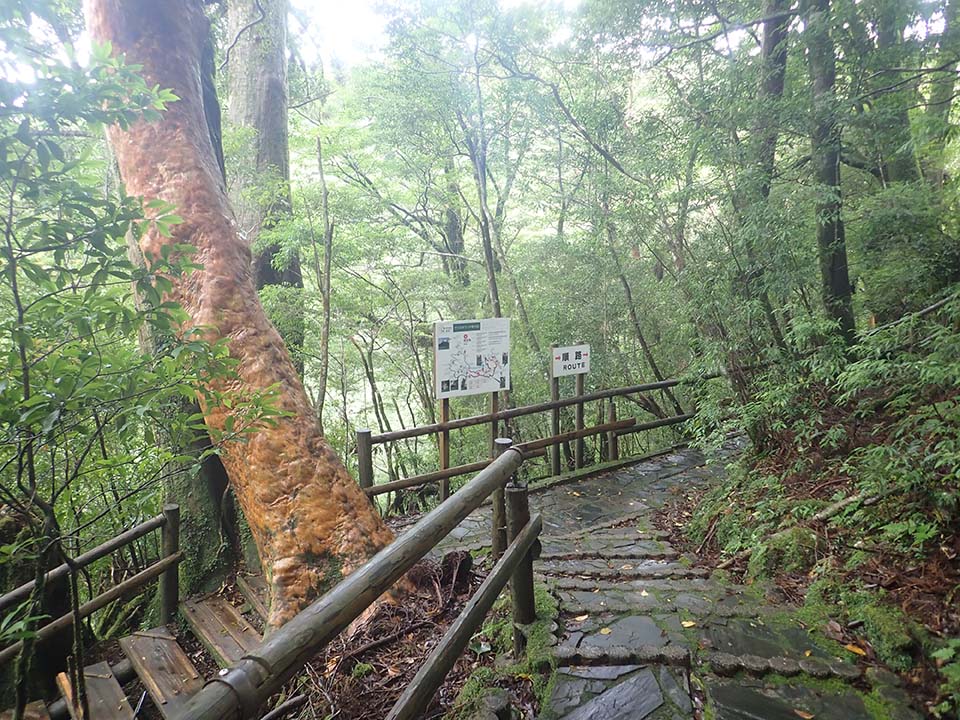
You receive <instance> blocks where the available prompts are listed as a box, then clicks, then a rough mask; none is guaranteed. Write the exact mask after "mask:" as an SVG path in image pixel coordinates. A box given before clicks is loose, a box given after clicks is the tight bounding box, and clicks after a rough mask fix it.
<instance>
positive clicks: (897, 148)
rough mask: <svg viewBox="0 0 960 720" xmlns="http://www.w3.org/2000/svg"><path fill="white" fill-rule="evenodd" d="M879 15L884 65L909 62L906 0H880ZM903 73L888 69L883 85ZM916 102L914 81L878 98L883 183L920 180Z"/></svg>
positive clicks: (876, 109)
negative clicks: (911, 110) (905, 44)
mask: <svg viewBox="0 0 960 720" xmlns="http://www.w3.org/2000/svg"><path fill="white" fill-rule="evenodd" d="M878 9H879V15H878V17H877V53H878V60H879V62H880V63H881V65H882V66H883V67H887V68H894V67H902V66H904V65H909V63H907V62H905V59H904V53H903V49H902V45H903V32H904V29H905V27H906V24H907V17H908V10H907V9H906V5H905V3H904V2H903V0H881V2H880V5H879V8H878ZM901 76H902V73H898V72H886V73H883V74H882V75H881V76H880V77H881V83H882V84H883V85H894V84H896V83H898V82H900V80H901ZM915 102H916V88H915V84H914V83H908V84H907V85H905V86H901V87H899V88H897V89H896V90H894V91H888V92H884V93H882V94H881V95H880V96H879V97H877V99H876V101H875V103H874V108H873V112H871V116H872V117H873V119H874V123H876V124H877V127H876V134H877V139H878V141H879V142H880V143H881V145H880V157H881V165H880V173H881V177H882V179H883V182H884V184H887V185H889V184H890V183H897V182H913V181H915V180H919V179H920V166H919V165H918V163H917V155H916V153H915V152H914V144H913V133H912V132H911V130H910V115H909V112H908V108H909V107H910V106H911V105H913V104H914V103H915Z"/></svg>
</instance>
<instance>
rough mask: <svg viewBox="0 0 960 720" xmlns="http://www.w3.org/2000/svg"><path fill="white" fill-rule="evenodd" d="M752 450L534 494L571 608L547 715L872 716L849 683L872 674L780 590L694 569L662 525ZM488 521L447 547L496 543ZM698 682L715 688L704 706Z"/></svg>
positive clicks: (898, 718)
mask: <svg viewBox="0 0 960 720" xmlns="http://www.w3.org/2000/svg"><path fill="white" fill-rule="evenodd" d="M741 449H742V443H738V442H736V441H735V442H732V443H730V444H729V445H728V446H727V447H726V448H724V450H723V451H722V452H721V453H720V455H719V456H718V457H717V458H715V459H713V460H712V461H711V462H709V463H708V462H707V461H706V459H705V458H704V456H703V455H702V454H701V453H699V452H696V451H693V450H682V451H677V452H672V453H669V454H667V455H661V456H658V457H655V458H651V459H649V460H646V461H643V462H640V463H637V464H636V465H633V466H630V467H624V468H620V469H618V470H615V471H611V472H607V473H605V474H602V475H597V476H593V477H584V478H578V479H573V480H569V481H568V480H566V479H565V480H563V481H562V482H557V483H554V484H552V485H550V486H548V487H545V488H544V489H542V490H539V491H537V490H535V491H534V492H532V493H531V498H530V503H531V510H532V511H534V512H540V513H541V514H542V517H543V521H544V530H543V533H542V536H541V542H542V546H543V548H542V558H541V560H539V561H538V562H537V563H536V564H535V567H534V569H535V572H536V573H537V575H538V577H539V578H540V579H541V580H544V581H546V583H547V584H548V585H549V586H550V587H551V589H552V591H553V592H554V594H555V596H556V597H557V598H558V599H559V600H560V618H559V628H560V629H559V634H560V637H559V638H558V646H557V653H558V659H559V660H561V662H560V664H561V665H563V666H564V667H561V668H560V669H559V670H558V671H557V676H556V678H555V679H554V682H553V686H552V693H551V696H550V698H549V699H548V701H547V702H546V703H545V707H544V708H543V709H542V713H541V717H542V718H544V719H545V720H550V719H554V720H561V719H563V720H586V719H587V718H589V719H591V720H627V719H628V718H629V719H630V720H644V719H645V718H649V719H650V720H678V719H684V720H688V719H690V718H693V717H694V716H695V712H696V713H699V714H698V715H697V716H698V717H703V714H704V712H706V713H707V714H708V716H710V717H714V718H717V720H797V718H800V717H807V716H813V717H815V718H817V720H860V719H861V718H869V717H871V716H870V714H869V713H868V711H867V706H866V705H865V703H864V701H863V695H862V692H861V690H858V689H857V687H855V686H854V685H852V684H851V685H844V684H842V683H855V682H860V681H861V680H862V678H861V672H860V670H861V669H860V668H859V667H858V666H856V665H854V664H851V663H844V662H842V661H841V659H838V657H837V655H836V653H838V652H840V653H842V651H840V650H839V648H838V647H832V645H831V644H830V643H829V642H828V641H826V640H823V639H820V640H815V639H814V638H813V637H812V636H811V635H810V633H808V632H807V631H806V630H805V629H803V628H802V627H800V625H799V623H796V624H793V621H790V622H785V618H787V617H789V608H785V607H784V606H783V605H782V597H778V593H777V592H775V591H774V590H773V588H772V586H771V587H770V588H763V587H750V588H748V587H744V586H742V585H738V584H736V583H734V582H731V581H730V580H729V579H728V578H726V577H725V576H723V575H721V574H717V575H713V574H711V571H710V569H708V568H704V567H695V566H693V563H692V562H691V560H692V558H685V557H683V556H682V555H680V554H679V553H677V552H676V549H675V548H674V547H672V545H671V543H670V542H669V536H668V534H667V533H664V532H662V531H660V530H658V529H656V528H655V527H654V526H653V517H654V513H655V512H656V510H657V508H660V507H662V506H663V505H664V504H665V503H667V502H669V501H670V500H671V499H672V498H674V497H675V496H676V494H677V493H678V492H685V491H689V490H690V489H692V488H696V487H702V486H705V485H706V484H708V483H711V482H713V481H714V480H715V479H716V478H718V477H722V475H723V473H724V466H725V465H726V463H727V462H729V460H730V459H731V458H732V457H734V456H735V455H736V454H737V453H739V452H740V451H741ZM489 512H490V511H489V507H484V508H481V509H480V510H479V511H478V512H476V513H474V514H473V515H471V516H470V517H468V518H467V519H465V520H464V521H463V522H462V523H461V524H460V526H459V527H458V528H457V530H456V531H455V533H453V534H451V536H450V537H449V538H448V539H447V540H445V541H444V543H443V545H442V550H449V549H453V548H469V549H474V550H476V549H479V548H482V547H486V546H488V545H489V542H490V514H489ZM844 659H849V658H844ZM645 663H649V664H646V665H645ZM691 674H692V676H694V677H695V678H696V682H691ZM881 679H882V678H881V677H879V676H877V674H876V673H874V677H871V676H868V677H867V678H866V683H867V684H868V685H871V686H874V687H876V688H877V691H876V693H875V695H874V697H877V696H880V697H882V698H885V699H886V701H887V702H886V704H887V707H885V708H884V712H885V713H886V714H885V715H884V717H885V718H893V719H894V720H915V719H916V718H919V715H918V714H916V713H915V712H914V711H913V710H911V709H910V708H909V707H908V698H907V697H906V695H905V694H904V691H903V689H902V688H898V687H896V686H895V685H894V684H893V683H892V682H888V683H884V682H881ZM838 681H840V682H838ZM691 686H693V687H699V688H703V690H702V691H698V694H697V696H696V697H694V696H692V695H691ZM860 687H863V686H860ZM881 690H882V691H883V693H885V694H883V693H881Z"/></svg>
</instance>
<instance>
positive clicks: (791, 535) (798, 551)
mask: <svg viewBox="0 0 960 720" xmlns="http://www.w3.org/2000/svg"><path fill="white" fill-rule="evenodd" d="M819 547H820V538H819V536H818V535H817V534H816V533H815V532H814V531H813V530H810V529H809V528H805V527H795V528H791V529H790V530H787V531H786V532H783V533H778V534H776V535H774V536H772V537H771V538H770V539H769V540H768V541H767V542H766V543H763V544H762V545H760V546H759V547H758V548H757V549H756V550H754V552H753V554H752V555H751V556H750V562H749V564H748V566H747V574H748V576H749V577H751V578H766V577H770V576H771V575H773V574H775V573H777V572H802V571H804V570H807V569H809V568H810V567H811V566H812V565H813V564H814V563H815V562H816V559H817V550H818V549H819Z"/></svg>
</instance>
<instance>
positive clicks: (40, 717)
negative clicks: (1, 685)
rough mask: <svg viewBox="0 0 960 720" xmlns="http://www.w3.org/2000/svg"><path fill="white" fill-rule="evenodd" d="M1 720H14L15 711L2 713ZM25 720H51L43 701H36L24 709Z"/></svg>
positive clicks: (0, 714)
mask: <svg viewBox="0 0 960 720" xmlns="http://www.w3.org/2000/svg"><path fill="white" fill-rule="evenodd" d="M0 720H13V710H4V711H3V712H2V713H0ZM23 720H50V714H49V713H48V712H47V706H46V705H45V704H44V702H43V701H42V700H35V701H34V702H32V703H29V704H28V705H27V707H25V708H24V712H23Z"/></svg>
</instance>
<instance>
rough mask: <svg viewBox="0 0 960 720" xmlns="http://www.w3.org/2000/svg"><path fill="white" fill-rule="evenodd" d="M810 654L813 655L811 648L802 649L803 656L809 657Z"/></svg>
mask: <svg viewBox="0 0 960 720" xmlns="http://www.w3.org/2000/svg"><path fill="white" fill-rule="evenodd" d="M811 655H813V650H804V651H803V656H804V657H810V656H811Z"/></svg>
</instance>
